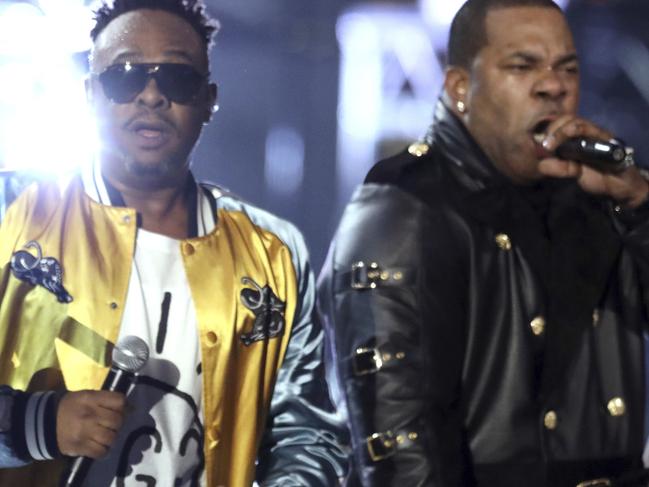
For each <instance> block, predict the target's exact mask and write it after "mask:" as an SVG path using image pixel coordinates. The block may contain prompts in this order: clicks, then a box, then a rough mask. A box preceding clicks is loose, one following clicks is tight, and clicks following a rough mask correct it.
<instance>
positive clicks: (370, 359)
mask: <svg viewBox="0 0 649 487" xmlns="http://www.w3.org/2000/svg"><path fill="white" fill-rule="evenodd" d="M405 357H406V354H405V352H396V353H392V352H389V351H386V350H382V349H379V348H376V347H374V348H373V347H360V348H357V349H356V350H355V351H354V354H353V355H352V357H351V361H352V369H353V370H354V375H355V376H360V375H367V374H375V373H377V372H378V371H379V370H381V369H382V368H383V366H384V365H386V364H388V363H390V362H392V361H394V360H403V359H404V358H405Z"/></svg>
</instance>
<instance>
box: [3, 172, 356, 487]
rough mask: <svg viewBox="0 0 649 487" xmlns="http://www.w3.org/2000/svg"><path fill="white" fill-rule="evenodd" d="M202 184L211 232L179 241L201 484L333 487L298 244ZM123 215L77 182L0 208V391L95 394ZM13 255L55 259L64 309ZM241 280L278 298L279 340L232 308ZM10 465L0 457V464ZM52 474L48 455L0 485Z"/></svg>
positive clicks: (103, 370)
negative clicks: (19, 273) (198, 396)
mask: <svg viewBox="0 0 649 487" xmlns="http://www.w3.org/2000/svg"><path fill="white" fill-rule="evenodd" d="M202 189H203V190H204V191H206V192H208V194H211V195H212V197H213V198H214V201H215V202H216V204H215V208H216V216H215V220H216V228H215V229H214V230H213V231H212V232H210V233H209V234H207V235H205V236H203V237H197V238H190V239H185V240H182V241H181V242H180V245H181V250H182V255H183V260H184V265H185V270H186V273H187V279H188V282H189V286H190V289H191V293H192V298H193V301H194V304H195V307H196V317H197V322H198V327H199V330H198V335H199V340H200V346H201V354H202V367H203V374H202V375H201V377H202V380H203V405H202V406H203V413H204V426H205V442H204V454H205V471H206V477H207V485H208V486H209V487H217V486H228V487H237V486H249V485H251V484H252V482H253V480H254V479H255V478H256V479H257V481H258V482H260V484H261V485H264V486H265V485H280V484H281V485H304V486H316V485H321V486H323V487H325V486H326V487H331V486H333V485H337V483H338V479H339V478H340V477H342V475H343V473H344V470H345V463H346V455H345V454H344V452H343V450H342V449H341V448H340V447H339V444H338V441H337V437H338V436H339V434H340V433H341V431H340V429H339V428H340V423H339V422H338V419H337V416H336V415H335V413H334V412H333V408H331V404H330V401H329V398H328V392H327V387H326V383H325V381H324V370H323V365H322V348H323V347H322V338H323V337H322V332H321V329H320V326H319V324H318V323H317V320H316V321H314V316H313V315H314V313H313V310H314V301H315V297H314V282H313V275H312V272H311V269H310V266H309V264H308V261H307V251H306V247H305V245H304V242H303V239H302V236H301V235H300V233H299V232H298V231H297V230H296V229H295V228H294V227H293V226H292V225H291V224H289V223H287V222H285V221H283V220H280V219H278V218H276V217H274V216H272V215H270V214H269V213H266V212H264V211H262V210H259V209H257V208H254V207H252V206H250V205H248V204H246V203H244V202H242V201H240V200H238V199H236V198H235V197H233V196H231V195H226V194H223V193H222V192H221V191H220V190H218V189H217V188H214V187H207V186H204V187H202ZM136 221H137V218H136V213H135V210H133V209H130V208H124V207H114V206H106V205H102V204H100V203H98V202H96V201H94V200H93V199H92V198H90V197H89V196H88V195H87V194H86V193H85V191H84V188H83V183H82V179H81V177H80V176H75V177H73V178H71V179H69V180H68V181H66V182H64V183H54V182H39V183H38V184H35V185H32V186H30V187H29V188H28V189H27V190H26V191H25V192H23V194H22V195H21V196H20V197H19V198H18V199H17V200H16V202H15V203H14V204H13V205H12V206H11V207H10V208H9V210H8V211H7V213H6V217H5V219H4V220H3V222H2V225H1V227H0V263H2V266H3V267H2V272H1V274H0V361H1V362H0V363H1V365H0V384H4V385H8V386H10V387H11V388H13V389H19V390H26V391H41V390H51V389H60V388H63V387H65V388H66V389H67V390H82V389H99V388H100V387H101V385H102V383H103V381H104V378H105V376H106V374H107V371H108V366H109V364H110V351H111V349H112V345H113V344H114V343H115V341H116V339H117V336H118V333H119V327H120V323H121V321H122V310H123V309H124V301H125V299H126V295H127V287H128V283H129V277H130V276H129V275H130V271H131V264H132V257H133V255H134V244H135V236H136ZM30 242H35V243H37V244H38V245H37V246H35V245H33V244H29V243H30ZM35 248H36V249H37V250H38V252H41V253H42V255H36V254H35V252H34V249H35ZM21 250H25V251H28V252H30V253H31V254H32V255H34V256H35V257H36V258H42V259H45V258H54V259H56V261H58V263H59V264H60V266H61V269H62V285H63V287H64V288H65V290H66V291H67V292H68V293H69V294H70V296H71V297H72V301H71V302H69V303H66V302H60V301H59V300H58V299H57V296H56V293H55V292H52V291H51V290H48V289H47V288H46V287H45V286H44V285H39V284H36V285H33V284H31V283H29V282H26V281H25V280H21V279H18V278H17V277H16V275H15V272H14V271H13V270H12V264H11V261H12V256H13V255H15V254H16V252H18V251H21ZM251 282H254V283H257V284H258V285H259V286H262V287H265V286H268V287H269V288H270V290H271V291H272V294H274V296H275V297H276V298H277V299H279V301H281V303H283V304H284V308H283V323H282V328H283V329H281V330H280V332H279V333H276V334H275V335H273V334H272V333H270V336H268V335H269V334H266V335H265V336H264V335H263V334H264V333H265V332H264V330H263V327H262V329H261V331H260V329H259V325H258V324H257V323H258V322H256V320H255V318H256V316H255V313H254V312H253V311H252V310H251V309H249V307H247V306H245V305H244V304H245V303H244V302H243V301H244V300H243V295H242V292H243V290H244V289H251V284H250V283H251ZM260 296H261V295H260ZM255 325H257V326H256V327H255ZM266 326H268V325H266ZM253 327H255V328H253ZM255 330H256V331H257V332H258V333H259V332H260V333H261V334H262V336H257V338H256V339H255V340H254V341H252V342H251V343H248V344H246V343H245V342H246V340H243V339H242V335H247V336H251V335H252V334H254V333H255ZM0 443H2V441H0ZM9 450H10V445H9ZM4 456H8V457H11V452H10V453H9V454H7V453H4ZM10 459H11V458H8V459H4V460H10ZM13 460H15V459H13ZM256 462H257V463H258V465H256ZM10 463H11V462H8V461H7V462H5V461H3V450H2V449H0V466H2V465H4V464H7V465H9V464H10ZM63 468H64V462H63V461H61V460H58V461H57V460H55V461H43V462H33V463H31V464H29V465H27V466H25V467H22V468H19V469H6V470H0V485H20V486H30V485H33V486H35V487H36V486H38V487H43V486H47V485H52V486H55V485H58V481H57V480H56V479H58V478H59V475H60V472H61V471H62V469H63Z"/></svg>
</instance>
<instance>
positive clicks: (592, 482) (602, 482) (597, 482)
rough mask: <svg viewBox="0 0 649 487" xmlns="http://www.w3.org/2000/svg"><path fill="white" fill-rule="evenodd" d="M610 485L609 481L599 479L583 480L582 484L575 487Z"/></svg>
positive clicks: (606, 486) (604, 486)
mask: <svg viewBox="0 0 649 487" xmlns="http://www.w3.org/2000/svg"><path fill="white" fill-rule="evenodd" d="M612 485H613V483H612V482H611V479H607V478H601V479H593V480H584V481H583V482H579V483H578V484H577V485H576V486H575V487H611V486H612Z"/></svg>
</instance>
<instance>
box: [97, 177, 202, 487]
mask: <svg viewBox="0 0 649 487" xmlns="http://www.w3.org/2000/svg"><path fill="white" fill-rule="evenodd" d="M95 182H96V183H97V186H98V187H97V193H99V194H98V195H97V196H98V200H99V201H100V202H103V201H102V200H103V199H104V198H105V196H104V198H102V197H101V194H102V193H103V191H104V190H105V188H104V187H103V184H102V182H101V181H95ZM89 194H90V193H89ZM104 194H105V193H104ZM90 195H91V196H95V195H93V194H90ZM104 204H105V202H104ZM197 215H198V220H199V222H198V228H199V233H200V234H201V235H202V234H205V233H206V232H207V231H212V230H213V228H214V220H213V216H212V215H211V211H210V210H209V202H208V201H207V197H206V196H205V195H203V194H202V192H200V190H199V198H198V211H197ZM206 220H207V222H208V223H207V224H206V223H205V222H206ZM180 249H181V241H179V240H176V239H173V238H169V237H166V236H164V235H159V234H155V233H152V232H148V231H145V230H142V229H138V232H137V239H136V244H135V256H134V259H133V266H132V269H131V278H130V282H129V287H128V294H127V298H126V303H125V308H124V315H123V319H122V326H121V329H120V333H119V337H120V338H121V337H123V336H128V335H135V336H138V337H140V338H141V339H143V340H144V341H145V342H146V343H147V344H148V345H149V354H150V356H149V360H148V362H147V364H146V365H145V366H144V367H143V369H142V370H141V371H140V373H139V374H138V378H137V380H136V383H135V385H134V386H133V387H132V388H131V390H130V391H129V393H128V398H127V403H128V408H129V412H128V413H127V415H126V418H125V422H124V425H123V427H122V429H121V430H120V432H119V434H118V437H117V439H116V441H115V443H114V444H113V446H112V447H111V449H110V451H109V453H108V455H107V456H106V457H105V458H103V459H101V460H96V461H95V462H94V463H93V466H92V467H91V470H90V471H89V473H88V476H87V481H86V484H85V485H88V486H92V487H104V486H105V487H108V486H111V487H113V486H115V487H119V486H129V485H158V486H179V487H180V486H182V487H199V486H205V485H206V480H205V471H204V458H203V439H204V430H203V413H202V370H201V352H200V346H199V341H198V331H197V323H196V313H195V309H194V302H193V300H192V297H191V293H190V289H189V284H188V282H187V277H186V274H185V269H184V266H183V260H182V254H181V250H180Z"/></svg>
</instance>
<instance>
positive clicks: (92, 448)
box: [74, 440, 110, 460]
mask: <svg viewBox="0 0 649 487" xmlns="http://www.w3.org/2000/svg"><path fill="white" fill-rule="evenodd" d="M109 449H110V447H109V446H106V445H102V444H101V443H97V442H96V441H92V440H90V441H88V442H87V443H85V444H84V445H83V450H82V451H80V452H78V453H76V454H75V455H74V456H83V457H88V458H92V459H95V460H96V459H98V458H102V457H104V456H105V455H106V453H108V450H109Z"/></svg>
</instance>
